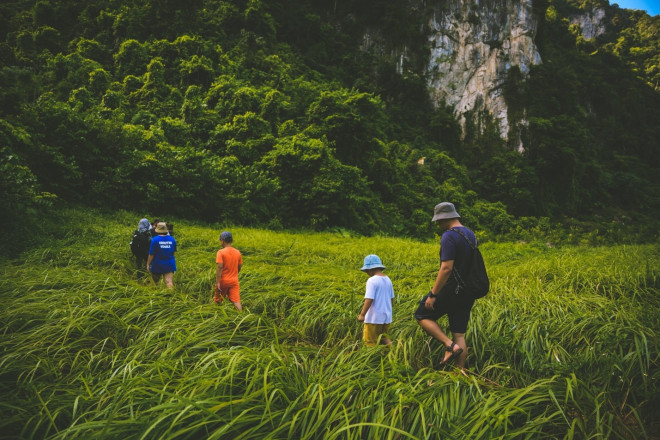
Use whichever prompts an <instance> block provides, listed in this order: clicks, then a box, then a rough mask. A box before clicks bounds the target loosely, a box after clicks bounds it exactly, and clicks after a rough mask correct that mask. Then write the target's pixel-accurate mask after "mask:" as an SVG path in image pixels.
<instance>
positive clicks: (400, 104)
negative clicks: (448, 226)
mask: <svg viewBox="0 0 660 440" xmlns="http://www.w3.org/2000/svg"><path fill="white" fill-rule="evenodd" d="M594 6H597V7H604V8H605V9H606V11H607V14H608V15H607V23H608V27H607V32H606V33H604V34H603V35H600V36H598V37H597V38H595V39H591V40H585V39H584V38H583V37H582V36H581V34H580V32H579V29H577V28H576V27H575V26H572V25H570V22H569V20H568V17H569V16H570V15H571V14H576V13H580V12H581V11H585V10H588V9H589V8H591V7H594ZM535 12H536V13H538V14H539V16H540V24H539V31H538V36H537V44H538V46H539V49H540V51H541V55H542V58H543V60H544V62H543V64H541V65H539V66H536V67H534V68H533V69H532V71H531V73H530V76H529V77H528V78H527V79H522V77H521V76H520V75H516V74H515V73H516V72H515V71H513V72H512V73H511V74H510V79H509V82H508V83H507V85H506V87H505V95H506V98H507V102H508V103H509V106H510V109H509V113H510V118H511V119H512V120H515V119H516V118H521V117H522V115H524V116H525V117H526V118H527V119H528V121H529V124H528V127H527V130H526V131H525V133H523V134H524V141H525V146H526V148H525V151H524V152H522V153H520V152H518V151H516V150H515V149H513V148H512V147H511V146H510V145H507V143H506V142H505V141H503V140H502V139H500V138H499V136H498V135H497V134H496V130H495V129H494V125H493V126H491V127H489V126H486V127H485V128H483V129H482V130H477V129H475V128H474V127H468V129H467V133H468V134H467V136H466V137H465V138H461V130H460V127H459V125H458V123H457V121H456V120H455V118H454V116H453V115H452V111H451V109H449V108H444V107H442V106H440V107H434V106H433V105H432V104H431V102H430V100H429V97H428V93H427V90H426V87H427V86H426V79H425V67H426V62H427V56H428V54H427V48H426V47H425V43H426V32H427V31H428V30H427V28H426V20H427V18H428V13H429V11H428V10H426V7H425V6H424V4H423V3H418V2H414V1H412V0H405V1H404V0H396V1H386V2H384V1H379V0H369V1H353V0H343V1H332V2H329V1H311V0H305V1H298V0H296V1H292V0H275V1H268V2H266V1H265V0H242V1H229V0H188V1H185V2H179V1H174V0H167V1H164V0H159V1H154V0H136V1H133V2H119V1H115V0H91V1H81V0H71V1H61V0H38V1H30V0H17V1H10V2H4V3H3V4H2V5H0V139H2V141H3V142H2V143H1V145H0V147H1V148H2V155H1V156H0V167H1V168H2V169H3V173H2V175H3V176H2V180H3V182H2V187H3V198H2V199H3V201H2V204H3V205H2V206H1V207H0V208H2V209H3V211H4V212H7V213H8V215H7V216H6V217H5V219H6V221H7V223H9V224H14V225H16V224H19V223H20V220H18V219H19V218H20V217H21V216H23V215H24V214H29V210H30V209H38V207H39V206H41V205H43V204H48V203H51V202H52V201H53V200H62V201H66V202H74V203H83V204H88V205H91V206H102V207H107V208H110V209H130V210H137V211H140V212H159V213H162V214H172V215H181V216H187V217H194V218H199V219H203V220H207V221H226V222H233V223H238V224H246V225H265V226H270V227H305V228H316V229H324V228H329V227H343V228H349V229H352V230H355V231H358V232H362V233H373V232H383V233H396V234H406V235H410V236H417V237H426V236H430V234H432V231H431V230H430V228H429V224H428V223H429V218H430V212H431V210H432V207H433V206H434V205H435V204H436V203H438V202H439V201H442V200H452V201H454V202H455V203H456V204H457V205H458V207H459V209H460V212H461V213H462V214H463V213H464V216H465V217H467V220H469V221H471V222H472V223H471V224H472V225H474V226H475V227H477V226H478V227H480V228H483V229H484V230H486V231H490V232H492V233H494V234H497V233H502V232H507V231H511V230H514V229H515V227H516V225H517V224H516V219H521V220H520V221H526V220H524V218H528V217H536V218H545V217H550V218H561V217H562V216H569V217H581V218H585V219H586V218H589V217H593V216H605V217H606V218H607V219H608V220H611V219H613V218H615V217H616V216H621V215H626V216H628V217H629V218H630V217H637V218H640V219H642V218H653V217H655V218H657V217H658V216H657V214H658V212H659V206H658V205H659V204H658V199H657V196H656V194H657V192H658V190H659V189H660V188H659V179H658V175H657V173H656V172H655V169H656V168H657V165H658V151H659V149H658V139H660V132H659V131H660V129H659V124H657V121H658V120H660V117H659V116H660V112H659V108H660V106H659V96H660V95H659V92H660V83H659V81H658V79H659V78H660V67H659V66H660V50H659V43H658V41H659V39H658V30H659V29H660V23H659V17H658V16H656V17H649V16H648V15H646V14H645V13H642V12H639V11H628V10H623V9H619V8H617V7H616V6H609V4H607V2H577V1H559V0H555V1H553V0H547V1H541V2H535ZM373 29H378V30H379V35H381V36H382V41H381V42H380V43H379V44H380V47H378V48H372V49H365V48H364V47H361V45H360V42H361V38H362V37H363V35H364V34H365V32H367V31H368V30H373ZM394 47H406V48H407V50H408V51H409V56H408V57H407V60H406V61H405V63H404V65H403V66H398V65H397V63H399V62H400V60H398V59H395V57H392V56H389V55H387V54H388V53H391V50H389V49H391V48H394Z"/></svg>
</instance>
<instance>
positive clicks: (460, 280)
mask: <svg viewBox="0 0 660 440" xmlns="http://www.w3.org/2000/svg"><path fill="white" fill-rule="evenodd" d="M449 230H450V231H454V232H456V233H457V234H460V236H461V237H463V238H464V239H465V241H467V244H468V246H470V249H472V252H474V251H476V250H477V247H478V246H479V242H478V241H477V237H476V235H475V237H474V240H475V241H477V245H476V246H475V245H473V244H472V242H471V241H470V239H469V238H467V235H465V234H464V233H463V232H461V230H460V229H455V228H451V229H449ZM451 272H452V273H453V274H454V278H456V281H457V282H458V286H457V287H456V292H455V293H456V295H458V293H459V291H460V289H462V288H465V281H463V278H462V277H461V275H460V274H459V273H458V270H457V269H456V266H454V267H453V268H452V270H451Z"/></svg>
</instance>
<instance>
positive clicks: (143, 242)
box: [131, 229, 151, 258]
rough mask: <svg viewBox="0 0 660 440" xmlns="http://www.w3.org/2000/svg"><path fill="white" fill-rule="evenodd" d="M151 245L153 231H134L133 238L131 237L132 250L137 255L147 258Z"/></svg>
mask: <svg viewBox="0 0 660 440" xmlns="http://www.w3.org/2000/svg"><path fill="white" fill-rule="evenodd" d="M150 245H151V232H150V231H143V232H139V231H138V230H137V229H136V230H135V231H133V238H132V239H131V252H133V255H135V256H136V257H142V258H147V257H148V256H149V246H150Z"/></svg>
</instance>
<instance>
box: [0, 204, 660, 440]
mask: <svg viewBox="0 0 660 440" xmlns="http://www.w3.org/2000/svg"><path fill="white" fill-rule="evenodd" d="M59 215H60V216H61V219H60V220H61V221H60V222H59V224H58V225H55V226H53V230H52V236H51V237H44V240H43V243H42V246H41V247H39V248H35V249H32V250H31V251H29V252H27V253H24V254H23V255H22V257H21V258H20V259H14V260H5V261H3V264H2V269H0V270H1V272H0V300H1V301H2V303H3V308H2V311H1V312H0V331H1V332H2V338H1V339H0V395H1V396H2V398H1V399H0V433H1V434H0V437H3V438H16V437H20V438H26V439H31V438H33V439H42V438H48V439H64V438H81V439H83V438H97V439H116V438H122V439H141V438H145V439H148V438H177V439H179V438H181V439H183V438H191V439H196V438H214V439H221V438H227V439H229V438H238V436H239V435H242V437H241V438H247V439H264V438H328V439H335V438H337V439H344V438H347V439H348V438H351V439H366V438H379V439H380V438H401V439H404V438H415V439H417V438H419V439H422V438H439V437H441V438H473V439H476V438H484V439H486V438H489V439H490V438H497V437H506V438H527V437H530V438H539V437H541V438H591V437H604V438H645V437H646V438H648V437H653V436H657V435H658V434H659V432H658V426H657V423H656V424H655V425H654V424H653V419H652V408H653V407H654V406H655V407H656V408H657V407H658V404H660V402H658V380H659V379H660V372H659V370H658V363H659V357H658V354H659V345H660V344H659V342H660V341H659V338H658V334H657V317H658V316H659V313H660V300H659V297H658V285H659V283H658V274H659V271H660V258H659V253H660V250H659V249H658V247H657V245H634V246H612V247H597V248H587V247H563V248H549V247H546V246H541V245H533V244H502V243H499V244H495V243H485V244H484V245H483V246H482V251H483V253H484V256H485V259H486V263H487V265H488V267H489V270H490V275H491V279H492V285H493V288H492V292H491V293H490V294H489V295H488V296H487V297H486V298H485V299H482V300H479V301H478V302H477V304H476V306H475V308H474V310H473V315H472V320H471V322H470V327H469V329H468V335H467V336H468V345H469V347H470V354H469V358H468V367H469V373H468V375H467V376H463V375H461V374H459V373H457V372H456V371H451V370H445V371H436V370H434V369H433V368H432V365H433V364H434V363H436V362H438V360H439V359H440V358H441V356H442V350H441V348H440V347H438V344H436V343H435V342H433V341H431V340H430V339H429V338H428V337H427V336H425V335H424V334H423V333H422V332H421V330H420V329H419V328H418V326H417V324H416V322H415V321H414V319H413V317H412V312H413V311H414V309H415V307H416V304H417V301H418V300H419V298H421V296H422V295H423V294H424V293H425V292H426V291H427V290H428V288H429V286H430V285H431V283H432V280H433V278H434V275H435V273H436V271H437V267H438V249H437V247H438V245H437V243H422V242H417V241H412V240H407V239H398V238H382V237H380V238H379V237H372V238H363V237H350V236H346V235H342V234H341V233H339V232H337V233H334V234H333V233H323V234H321V233H284V232H270V231H266V230H257V229H247V228H230V229H231V230H232V232H233V233H234V237H235V245H236V247H237V248H239V249H240V250H241V251H242V252H243V255H244V262H245V265H244V271H243V272H242V273H241V288H242V300H243V304H244V306H245V308H246V311H245V312H244V313H238V312H236V311H235V310H234V309H233V307H232V306H216V305H215V304H213V302H212V300H211V285H212V282H213V276H214V254H215V251H216V250H217V248H218V243H217V238H218V235H219V232H220V231H221V230H222V229H226V228H228V227H227V226H226V225H212V226H209V225H203V224H193V223H188V222H179V221H177V222H176V226H175V232H176V234H175V235H176V238H177V240H178V242H179V252H178V253H177V266H178V268H179V270H178V272H177V273H176V274H175V284H176V289H175V290H174V291H173V292H170V291H167V290H166V289H164V288H162V287H155V286H153V285H149V284H142V283H140V282H138V281H137V280H136V277H135V273H134V270H133V263H132V261H131V259H130V251H129V249H128V241H129V237H130V233H131V231H132V230H133V229H134V228H135V225H136V224H137V220H138V219H139V218H138V217H137V216H136V215H133V214H131V213H126V212H121V213H117V214H116V215H113V216H111V217H107V216H102V217H101V216H100V215H99V214H98V213H96V212H82V211H77V210H72V211H67V212H63V213H60V214H59ZM369 253H377V254H378V255H380V256H381V258H382V259H383V263H384V264H385V265H386V266H387V269H386V273H387V274H388V275H389V276H390V277H391V278H392V280H393V283H394V287H395V293H396V295H397V297H396V300H395V305H394V322H393V327H392V329H393V330H392V337H393V339H394V345H393V347H392V348H391V349H389V350H387V349H367V348H364V347H363V346H362V344H361V343H360V337H361V325H360V324H359V323H358V322H357V321H356V315H357V313H358V311H359V308H360V305H361V302H362V294H363V288H364V283H365V281H366V276H365V275H364V274H363V273H361V272H359V270H358V269H359V267H360V265H361V263H362V259H363V257H364V256H365V255H366V254H369ZM441 324H442V325H445V326H446V320H444V319H443V320H441Z"/></svg>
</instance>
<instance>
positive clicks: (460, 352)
mask: <svg viewBox="0 0 660 440" xmlns="http://www.w3.org/2000/svg"><path fill="white" fill-rule="evenodd" d="M459 218H460V215H458V212H456V208H455V207H454V205H453V204H452V203H449V202H443V203H440V204H438V205H436V207H435V210H434V215H433V219H432V220H431V221H433V222H438V225H439V226H440V228H442V230H443V231H444V232H443V234H442V239H441V241H440V270H439V271H438V276H437V277H436V279H435V283H434V284H433V287H432V288H431V291H430V292H429V293H428V294H427V295H426V296H424V298H422V300H421V301H420V303H419V307H418V308H417V311H415V318H416V319H417V322H418V323H419V325H420V326H421V327H422V328H423V329H424V331H426V333H428V334H429V335H431V336H433V337H434V338H435V339H436V340H438V342H440V343H441V344H443V345H444V346H445V347H446V349H447V351H446V353H445V356H444V359H443V360H442V362H440V365H443V364H445V363H447V362H449V361H451V360H453V359H455V360H456V366H457V367H459V368H463V367H464V366H465V359H466V357H467V345H466V343H465V332H466V331H467V325H468V321H469V319H470V310H471V309H472V305H473V304H474V298H471V297H469V295H465V294H464V292H462V291H461V290H460V289H459V285H458V280H457V278H456V273H455V271H456V272H458V276H459V277H460V278H461V279H466V278H467V271H468V265H469V261H470V257H471V254H472V252H473V251H472V248H471V247H470V245H469V244H468V242H467V241H466V239H467V240H470V242H471V243H472V244H473V245H474V246H476V244H477V239H476V237H475V235H474V232H472V231H471V230H469V229H468V228H466V227H465V226H463V225H462V224H461V222H460V221H459ZM459 231H460V232H459ZM461 233H462V234H463V235H465V238H464V237H462V236H461ZM445 314H446V315H447V317H448V318H449V330H450V331H451V334H452V338H451V339H450V338H449V337H448V336H447V334H446V333H445V332H444V331H443V330H442V329H441V328H440V326H439V325H438V323H437V320H438V319H439V318H440V317H441V316H443V315H445Z"/></svg>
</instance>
